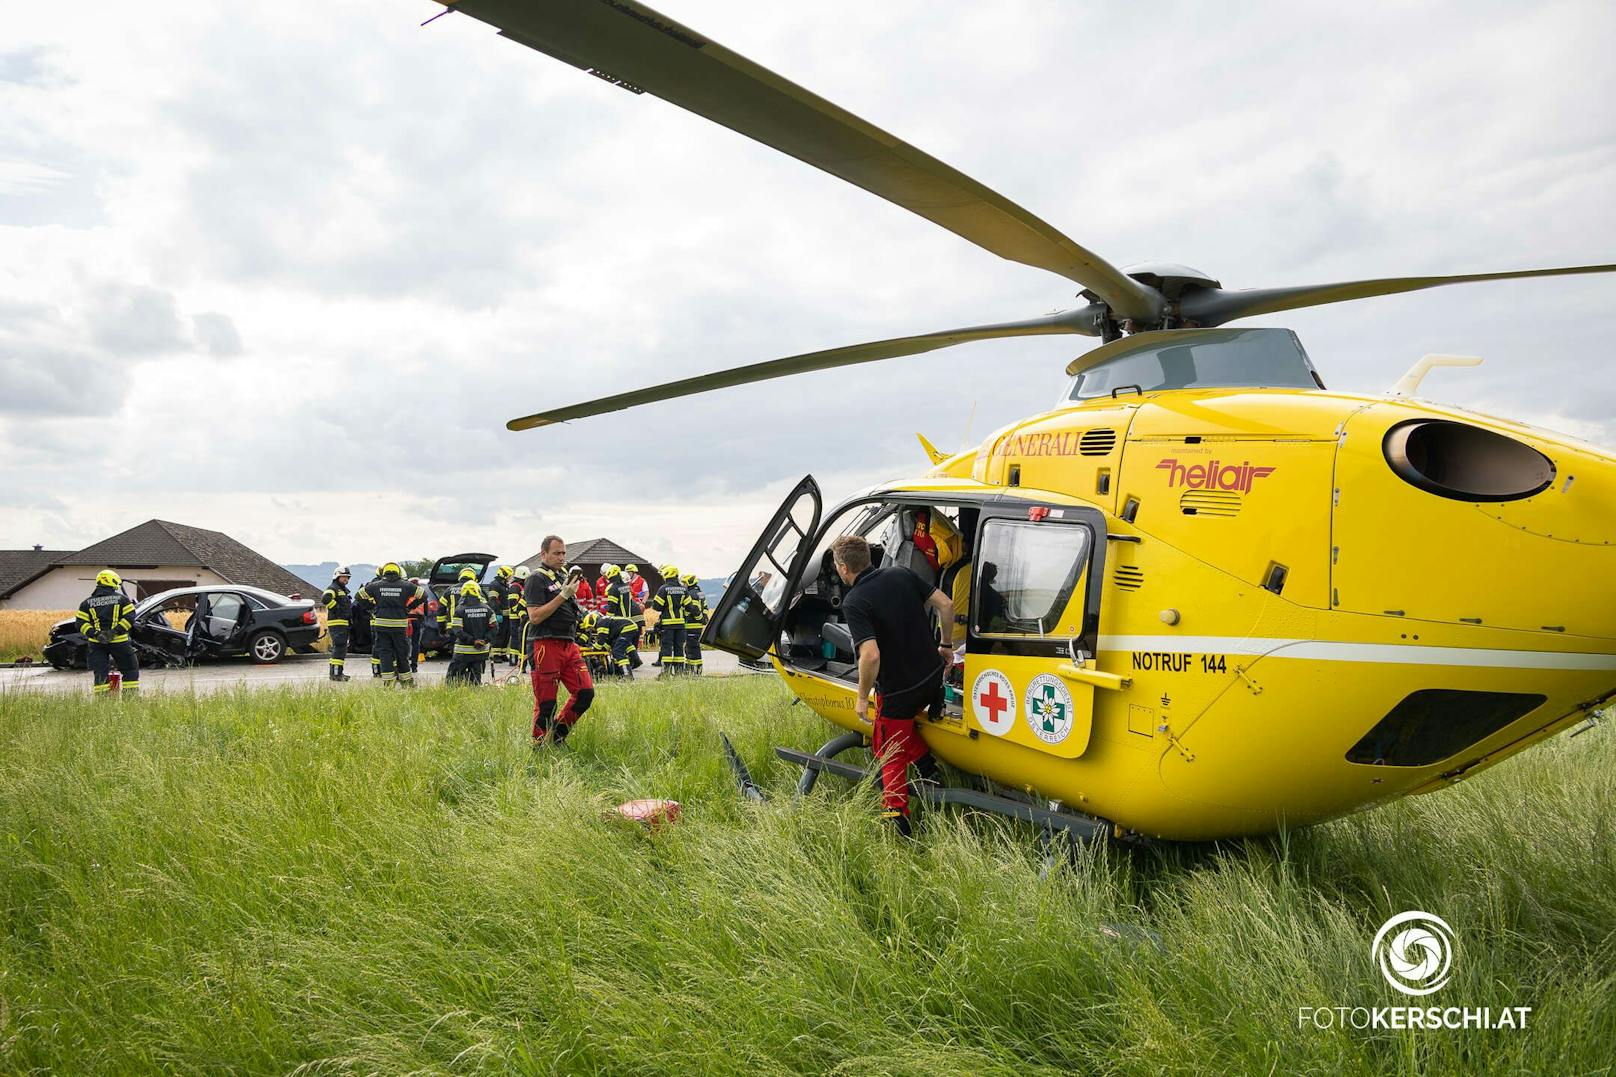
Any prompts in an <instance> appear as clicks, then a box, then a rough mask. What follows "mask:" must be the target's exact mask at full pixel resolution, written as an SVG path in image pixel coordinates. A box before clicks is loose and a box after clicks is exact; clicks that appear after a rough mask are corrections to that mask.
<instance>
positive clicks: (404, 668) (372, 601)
mask: <svg viewBox="0 0 1616 1077" xmlns="http://www.w3.org/2000/svg"><path fill="white" fill-rule="evenodd" d="M425 599H426V589H425V588H424V587H422V586H421V585H420V584H418V583H412V582H411V581H409V580H406V579H405V578H404V570H403V569H401V568H399V567H398V562H396V561H389V562H387V564H385V565H383V566H382V571H381V577H380V578H379V579H374V580H371V581H370V582H369V583H367V584H365V586H363V587H361V588H360V589H359V594H358V595H356V596H355V598H354V601H355V602H358V603H360V604H362V605H366V606H371V607H374V608H373V609H372V611H371V615H370V628H371V631H370V638H371V644H370V648H371V650H372V651H373V652H375V655H376V658H377V661H378V665H377V670H378V671H379V673H380V674H381V678H382V683H383V684H393V683H397V684H402V685H405V686H407V687H410V688H413V687H415V674H414V672H412V671H411V669H410V638H409V635H408V632H409V627H410V607H411V606H412V605H414V604H415V603H417V602H423V601H425Z"/></svg>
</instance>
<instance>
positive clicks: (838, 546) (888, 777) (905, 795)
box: [831, 535, 954, 837]
mask: <svg viewBox="0 0 1616 1077" xmlns="http://www.w3.org/2000/svg"><path fill="white" fill-rule="evenodd" d="M831 550H832V556H833V557H834V558H835V560H836V573H837V575H839V576H841V578H842V582H843V583H844V584H847V585H848V588H849V589H848V592H847V595H846V597H845V598H843V599H842V613H843V614H844V615H845V616H846V617H847V628H848V631H849V632H851V633H852V636H853V646H854V648H855V650H856V651H857V652H858V675H859V683H858V700H857V702H856V703H855V704H854V711H855V713H857V715H858V716H859V718H860V719H866V720H868V721H869V722H870V727H871V732H870V750H871V751H872V752H874V753H875V757H876V759H877V760H878V761H879V763H880V766H881V807H882V809H883V811H882V813H881V814H882V818H884V819H888V820H890V821H891V822H892V824H893V825H894V826H896V827H897V829H898V832H899V833H900V834H903V835H904V836H905V837H907V836H909V834H910V833H911V826H910V822H909V795H910V790H909V766H910V764H911V763H912V764H914V767H915V770H916V771H917V772H919V774H920V776H921V778H922V779H924V780H927V781H936V780H937V776H938V772H937V761H936V760H935V759H933V758H932V755H931V752H930V751H929V750H928V749H927V748H926V742H925V741H923V740H921V739H920V734H919V732H918V731H917V730H916V729H915V717H916V716H917V715H918V714H920V713H921V712H922V711H930V712H931V713H932V714H933V716H934V717H935V716H936V710H935V709H936V708H938V707H941V706H942V699H943V675H944V674H945V673H946V672H947V670H948V667H949V664H950V663H951V662H952V661H953V655H954V641H953V632H954V603H953V601H952V600H951V599H950V598H949V597H948V596H947V595H945V594H943V593H942V592H941V591H939V590H937V589H936V588H935V587H933V586H932V585H931V584H929V583H927V582H925V581H924V580H922V579H921V578H920V577H919V576H917V575H915V573H913V572H911V571H910V570H909V569H907V568H904V567H902V566H898V565H895V566H892V567H889V568H871V567H870V546H869V543H867V542H866V541H865V540H864V539H862V538H860V537H858V536H857V535H844V536H843V537H841V538H839V539H837V540H836V542H835V544H834V545H833V546H832V547H831ZM928 606H929V607H931V608H932V609H934V610H936V611H937V616H938V622H939V623H940V624H941V625H942V631H943V633H944V635H943V638H942V639H940V640H937V639H934V638H933V636H932V628H931V622H930V620H929V619H928V618H927V615H926V610H927V607H928ZM872 687H873V688H874V689H875V690H876V702H875V717H874V718H870V717H869V714H868V712H869V696H870V689H871V688H872Z"/></svg>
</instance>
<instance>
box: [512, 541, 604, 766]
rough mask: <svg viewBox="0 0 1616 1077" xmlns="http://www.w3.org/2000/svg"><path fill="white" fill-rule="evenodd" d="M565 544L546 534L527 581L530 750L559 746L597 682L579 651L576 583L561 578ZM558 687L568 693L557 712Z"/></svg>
mask: <svg viewBox="0 0 1616 1077" xmlns="http://www.w3.org/2000/svg"><path fill="white" fill-rule="evenodd" d="M566 565H567V544H566V543H565V542H562V541H561V536H559V535H546V536H545V538H544V543H543V545H541V546H540V547H539V569H538V571H537V572H535V573H533V575H532V577H531V578H530V580H529V586H530V588H531V593H530V594H529V595H528V596H527V619H528V624H529V625H530V626H531V627H530V628H529V629H528V634H529V636H530V638H531V640H532V648H533V650H532V659H533V674H532V676H533V746H534V747H535V748H537V747H540V746H542V745H544V744H545V743H550V744H555V745H560V744H562V743H564V742H565V741H566V739H567V736H568V734H570V733H571V732H572V727H573V725H574V724H575V723H576V722H577V721H578V719H579V718H581V717H582V716H583V713H584V712H585V711H587V710H588V709H589V705H590V704H591V703H593V702H594V701H595V682H594V681H593V680H591V679H590V676H589V666H588V664H587V663H586V662H584V656H583V654H582V652H580V651H579V650H578V621H579V620H580V619H581V618H582V617H583V610H582V609H580V608H579V606H578V602H577V594H578V588H577V583H576V580H572V579H568V578H566V576H565V575H564V573H565V572H566ZM559 688H565V689H566V690H567V705H566V707H565V708H564V709H563V710H562V711H561V713H560V714H557V713H556V695H557V690H558V689H559Z"/></svg>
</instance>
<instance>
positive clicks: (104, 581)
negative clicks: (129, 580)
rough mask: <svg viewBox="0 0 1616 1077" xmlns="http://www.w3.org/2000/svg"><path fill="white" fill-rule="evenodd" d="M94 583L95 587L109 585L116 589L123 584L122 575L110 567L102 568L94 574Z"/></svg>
mask: <svg viewBox="0 0 1616 1077" xmlns="http://www.w3.org/2000/svg"><path fill="white" fill-rule="evenodd" d="M95 585H96V586H97V587H111V588H113V589H114V590H116V589H118V588H120V587H122V586H123V577H122V576H120V575H118V574H117V573H116V572H114V571H112V570H111V569H110V568H104V569H102V570H101V571H100V572H97V573H96V574H95Z"/></svg>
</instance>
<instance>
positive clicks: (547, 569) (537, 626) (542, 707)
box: [527, 535, 953, 748]
mask: <svg viewBox="0 0 1616 1077" xmlns="http://www.w3.org/2000/svg"><path fill="white" fill-rule="evenodd" d="M566 572H567V544H566V543H565V542H562V541H561V537H560V536H559V535H546V536H545V539H544V544H543V545H542V546H540V547H539V567H538V570H537V571H536V572H534V573H533V575H532V576H531V577H529V579H528V581H527V619H528V623H529V624H530V625H532V628H531V629H529V631H528V639H529V640H531V644H530V646H531V647H532V648H533V651H532V656H533V673H532V678H533V746H534V747H535V748H537V747H539V746H540V745H543V744H545V743H546V742H548V743H551V744H557V745H559V744H561V743H562V742H563V741H565V740H566V739H567V734H569V733H570V732H572V727H573V724H574V723H575V722H577V721H578V719H579V718H580V717H581V716H582V715H583V713H584V711H586V710H588V709H589V704H591V703H593V702H594V700H595V682H594V681H593V680H591V679H590V677H589V665H588V664H587V663H586V662H585V661H584V656H583V654H582V652H580V651H579V650H578V621H579V619H580V618H582V617H583V610H582V609H580V608H579V606H578V602H577V594H578V582H579V581H573V582H571V583H568V582H567V577H566ZM949 623H950V624H952V623H953V622H952V621H950V622H949ZM558 688H565V689H566V690H567V706H566V707H565V709H563V710H562V712H561V713H560V714H556V712H555V709H556V694H557V689H558Z"/></svg>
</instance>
